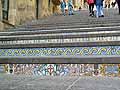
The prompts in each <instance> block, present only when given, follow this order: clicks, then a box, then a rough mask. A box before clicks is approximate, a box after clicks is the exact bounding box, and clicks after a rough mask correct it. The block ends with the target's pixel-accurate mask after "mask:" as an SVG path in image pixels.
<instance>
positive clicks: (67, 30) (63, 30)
mask: <svg viewBox="0 0 120 90" xmlns="http://www.w3.org/2000/svg"><path fill="white" fill-rule="evenodd" d="M119 30H120V26H119V25H117V26H115V25H113V26H112V25H108V26H104V27H103V26H100V27H92V26H91V27H88V28H87V27H86V28H81V27H78V28H77V27H76V28H60V29H47V30H40V29H35V30H34V29H31V30H24V31H22V30H19V31H9V32H0V36H6V37H7V36H16V35H34V34H44V35H45V34H56V35H57V34H59V33H61V34H63V33H65V34H66V33H68V34H69V33H81V34H82V33H83V34H84V33H87V32H103V31H109V32H111V31H112V32H114V31H119Z"/></svg>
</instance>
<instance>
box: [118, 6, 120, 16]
mask: <svg viewBox="0 0 120 90" xmlns="http://www.w3.org/2000/svg"><path fill="white" fill-rule="evenodd" d="M118 10H119V14H120V4H118Z"/></svg>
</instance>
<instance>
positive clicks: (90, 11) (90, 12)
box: [89, 4, 92, 16]
mask: <svg viewBox="0 0 120 90" xmlns="http://www.w3.org/2000/svg"><path fill="white" fill-rule="evenodd" d="M91 15H92V10H91V4H89V16H91Z"/></svg>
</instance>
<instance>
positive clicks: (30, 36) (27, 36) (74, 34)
mask: <svg viewBox="0 0 120 90" xmlns="http://www.w3.org/2000/svg"><path fill="white" fill-rule="evenodd" d="M119 35H120V31H119V30H114V31H107V30H106V31H91V32H67V33H65V32H61V33H60V32H59V33H47V34H46V33H37V34H33V33H32V34H24V35H20V34H19V35H9V36H8V35H4V36H0V40H2V41H3V40H35V39H39V40H40V39H60V38H62V39H65V38H88V37H89V38H90V37H106V36H119Z"/></svg>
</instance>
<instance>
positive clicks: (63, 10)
mask: <svg viewBox="0 0 120 90" xmlns="http://www.w3.org/2000/svg"><path fill="white" fill-rule="evenodd" d="M62 14H63V15H64V16H65V8H62Z"/></svg>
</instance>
